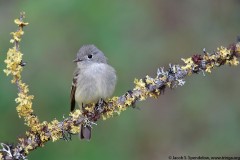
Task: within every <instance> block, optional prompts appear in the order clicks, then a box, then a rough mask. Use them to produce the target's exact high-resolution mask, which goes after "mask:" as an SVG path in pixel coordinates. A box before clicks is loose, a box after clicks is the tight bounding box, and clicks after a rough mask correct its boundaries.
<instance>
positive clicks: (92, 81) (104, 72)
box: [75, 64, 116, 106]
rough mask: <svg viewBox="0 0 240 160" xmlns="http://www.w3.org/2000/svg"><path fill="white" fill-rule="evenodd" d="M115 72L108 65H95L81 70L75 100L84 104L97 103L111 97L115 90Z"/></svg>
mask: <svg viewBox="0 0 240 160" xmlns="http://www.w3.org/2000/svg"><path fill="white" fill-rule="evenodd" d="M115 84H116V74H115V70H114V69H113V68H112V67H111V66H109V65H106V64H96V65H95V64H94V65H91V66H89V67H87V68H86V69H83V70H81V74H79V78H78V81H77V89H76V93H75V100H76V101H77V103H78V104H79V105H80V106H82V104H87V103H95V102H97V101H98V100H99V99H100V98H103V99H106V98H108V97H110V96H111V95H112V93H113V91H114V89H115Z"/></svg>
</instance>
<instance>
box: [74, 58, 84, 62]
mask: <svg viewBox="0 0 240 160" xmlns="http://www.w3.org/2000/svg"><path fill="white" fill-rule="evenodd" d="M80 61H82V60H81V59H78V58H76V59H74V60H73V62H80Z"/></svg>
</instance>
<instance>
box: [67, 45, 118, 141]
mask: <svg viewBox="0 0 240 160" xmlns="http://www.w3.org/2000/svg"><path fill="white" fill-rule="evenodd" d="M73 62H75V63H77V67H76V69H75V72H74V74H73V80H72V87H71V94H70V99H71V107H70V109H71V112H72V111H74V109H75V103H76V102H77V104H78V106H79V108H80V110H84V106H85V105H86V104H89V103H96V102H98V101H99V100H100V99H102V100H105V99H107V98H109V97H110V96H111V95H112V94H113V92H114V90H115V86H116V81H117V76H116V71H115V69H114V68H113V67H112V66H110V65H109V64H108V63H107V58H106V57H105V55H104V53H103V52H102V51H101V50H99V49H98V48H97V47H96V46H95V45H93V44H89V45H83V46H82V47H81V48H80V49H79V51H78V53H77V56H76V59H75V60H74V61H73ZM79 137H80V139H86V140H90V139H91V126H86V125H85V126H84V125H81V126H80V133H79Z"/></svg>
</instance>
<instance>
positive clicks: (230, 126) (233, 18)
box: [0, 0, 240, 160]
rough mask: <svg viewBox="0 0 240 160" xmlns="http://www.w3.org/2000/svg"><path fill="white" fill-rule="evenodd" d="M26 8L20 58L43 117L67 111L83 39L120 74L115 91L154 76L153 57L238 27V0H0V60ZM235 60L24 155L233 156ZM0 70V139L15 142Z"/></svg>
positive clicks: (190, 48)
mask: <svg viewBox="0 0 240 160" xmlns="http://www.w3.org/2000/svg"><path fill="white" fill-rule="evenodd" d="M20 11H25V12H26V15H27V20H26V21H28V22H29V23H30V25H29V26H27V27H26V28H25V35H24V37H23V41H22V42H21V50H22V52H23V53H24V54H25V56H24V59H25V61H27V66H26V67H25V70H24V73H23V79H24V80H25V82H26V83H27V84H29V85H30V93H31V94H33V95H35V99H34V106H33V107H34V110H35V113H36V114H37V115H38V116H39V118H40V119H41V120H48V121H49V120H52V119H53V118H57V119H61V118H62V117H63V115H66V116H67V115H68V113H69V92H70V86H71V81H72V73H73V70H74V68H75V65H74V64H73V63H72V60H73V59H74V58H75V54H76V52H77V51H78V49H79V48H80V46H81V45H83V44H88V43H93V44H95V45H96V46H98V47H99V48H100V49H101V50H102V51H103V52H104V53H105V54H106V56H107V57H108V59H109V63H110V64H111V65H112V66H114V67H115V69H116V70H117V74H118V84H117V88H116V91H115V95H121V94H123V93H124V92H125V91H127V90H129V89H131V88H132V87H133V79H134V78H141V77H143V76H145V75H147V74H149V75H151V76H154V75H155V72H156V70H157V68H158V67H161V66H165V67H167V66H168V63H181V61H180V59H181V58H183V57H188V56H191V55H192V54H195V53H201V51H202V49H203V48H206V49H207V51H213V50H214V49H216V47H219V46H220V45H228V44H229V43H231V42H233V41H234V40H235V39H236V36H237V35H239V28H240V21H239V20H240V2H239V1H238V0H231V1H225V0H218V1H208V0H202V1H198V0H182V1H173V0H160V1H159V0H148V1H143V0H141V1H137V0H122V1H118V0H111V1H110V0H101V1H98V0H88V1H86V0H85V1H84V0H71V1H63V0H52V1H47V0H42V1H29V0H25V1H16V0H9V1H4V0H0V26H1V30H0V53H1V55H0V62H1V63H0V67H1V70H2V69H3V68H4V67H5V66H4V63H3V61H4V58H5V53H6V52H7V50H8V48H9V47H11V44H10V43H9V40H10V35H9V33H10V32H11V31H14V30H16V26H15V25H14V24H13V20H14V19H15V18H16V16H18V15H19V12H20ZM239 73H240V69H239V67H236V68H230V67H222V68H219V69H217V70H214V71H213V73H212V74H210V75H209V74H208V75H207V76H205V77H204V76H202V75H194V76H192V77H189V78H188V79H187V83H186V85H185V86H184V87H181V88H178V89H175V90H173V91H169V90H168V91H167V92H166V93H165V95H164V96H162V97H160V98H159V99H157V100H153V99H148V100H147V101H145V102H141V103H138V107H139V108H140V110H134V109H129V110H127V111H126V112H123V113H122V114H121V116H119V117H114V118H112V119H109V120H107V121H100V122H99V123H98V125H97V126H95V127H94V130H93V138H92V140H91V141H90V142H86V141H79V140H78V137H77V136H74V137H73V140H72V141H70V142H65V141H58V142H55V143H51V142H50V143H47V144H46V146H45V147H44V148H40V149H37V150H36V151H34V152H32V153H31V154H30V155H29V159H35V160H37V159H59V160H61V159H63V160H65V159H66V158H68V159H71V160H74V159H105V160H108V159H109V160H112V159H114V160H118V159H119V160H122V159H125V160H130V159H131V160H135V159H136V160H145V159H168V156H169V155H174V156H184V155H186V156H187V155H190V156H222V155H225V156H230V155H234V156H237V155H239V153H240V149H239V148H240V137H239V132H240V126H239V121H240V107H239V106H240V105H239V90H240V86H239V80H240V74H239ZM9 81H10V78H9V77H6V76H5V75H4V73H3V72H1V73H0V87H1V90H0V113H1V116H0V126H1V130H0V141H1V142H15V141H16V137H18V136H21V135H23V134H24V132H25V130H26V127H25V126H24V125H23V121H22V120H19V118H18V116H17V113H16V111H15V106H16V104H15V102H14V99H15V97H16V92H17V89H16V86H14V85H12V84H10V82H9Z"/></svg>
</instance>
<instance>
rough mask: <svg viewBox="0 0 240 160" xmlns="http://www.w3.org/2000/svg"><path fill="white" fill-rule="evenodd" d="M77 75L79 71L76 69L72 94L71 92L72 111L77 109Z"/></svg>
mask: <svg viewBox="0 0 240 160" xmlns="http://www.w3.org/2000/svg"><path fill="white" fill-rule="evenodd" d="M77 77H78V72H77V71H75V73H74V77H73V81H72V87H71V94H70V99H71V112H72V111H73V110H74V109H75V92H76V88H77Z"/></svg>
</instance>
